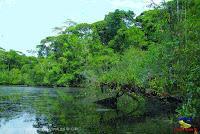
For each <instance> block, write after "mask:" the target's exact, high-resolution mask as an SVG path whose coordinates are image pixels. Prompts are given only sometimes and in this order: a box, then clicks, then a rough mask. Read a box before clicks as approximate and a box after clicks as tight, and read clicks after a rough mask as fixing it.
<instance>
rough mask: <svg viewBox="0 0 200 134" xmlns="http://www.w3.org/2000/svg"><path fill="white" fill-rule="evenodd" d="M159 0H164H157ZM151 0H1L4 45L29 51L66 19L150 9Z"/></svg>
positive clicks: (92, 19)
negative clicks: (122, 10) (118, 10)
mask: <svg viewBox="0 0 200 134" xmlns="http://www.w3.org/2000/svg"><path fill="white" fill-rule="evenodd" d="M154 1H155V2H156V3H159V2H160V1H161V0H154ZM148 2H149V0H0V18H1V20H0V47H2V48H5V49H7V50H9V49H15V50H18V51H22V52H24V53H26V50H30V49H35V46H36V45H38V44H39V42H40V40H41V39H43V38H45V37H46V36H49V35H52V34H53V33H52V28H53V27H55V26H61V25H63V22H64V21H65V20H66V19H71V20H74V21H76V22H79V23H80V22H88V23H92V22H95V21H98V20H102V19H103V18H104V15H105V14H107V13H108V12H110V11H114V10H115V9H125V10H127V9H129V10H133V11H134V12H135V13H136V14H137V15H138V14H140V13H141V12H142V11H144V10H147V7H146V5H148Z"/></svg>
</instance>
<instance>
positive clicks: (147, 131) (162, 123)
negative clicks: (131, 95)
mask: <svg viewBox="0 0 200 134" xmlns="http://www.w3.org/2000/svg"><path fill="white" fill-rule="evenodd" d="M146 107H148V109H146V111H145V113H144V115H139V114H138V116H137V115H135V116H130V115H126V114H122V113H120V112H119V111H118V110H116V109H111V108H106V107H103V106H100V105H97V104H95V103H94V102H93V101H92V100H91V99H88V98H87V97H86V96H85V95H84V90H83V89H77V88H35V87H34V88H33V87H5V86H1V87H0V134H68V133H69V134H71V133H72V134H76V133H77V134H90V133H91V134H104V133H108V134H110V133H113V134H117V133H119V134H123V133H124V134H170V133H172V131H173V127H174V125H173V122H172V119H171V116H169V113H170V111H168V110H166V109H168V108H160V106H159V104H157V103H152V102H151V105H150V104H147V105H146ZM158 107H159V108H160V109H158ZM137 112H138V111H137ZM166 112H167V113H166ZM163 113H164V114H163ZM170 114H171V113H170Z"/></svg>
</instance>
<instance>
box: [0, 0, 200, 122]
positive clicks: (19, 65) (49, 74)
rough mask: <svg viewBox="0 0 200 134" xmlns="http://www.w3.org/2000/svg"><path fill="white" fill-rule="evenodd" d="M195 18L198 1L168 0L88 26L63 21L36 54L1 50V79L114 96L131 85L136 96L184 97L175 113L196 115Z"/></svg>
mask: <svg viewBox="0 0 200 134" xmlns="http://www.w3.org/2000/svg"><path fill="white" fill-rule="evenodd" d="M196 20H200V1H199V0H190V1H188V0H180V1H179V2H178V3H177V1H176V0H172V1H169V2H166V3H163V4H162V5H154V9H152V10H149V11H144V12H143V13H142V14H141V15H139V16H135V14H134V12H133V11H124V10H115V11H114V12H110V13H108V14H107V15H105V18H104V20H101V21H98V22H95V23H92V24H87V23H81V24H77V23H75V22H73V21H68V22H67V23H68V26H67V27H66V28H65V29H64V30H63V28H60V27H56V28H55V30H57V31H58V34H57V35H55V36H50V37H46V38H45V39H43V40H42V41H41V43H40V45H37V55H38V56H37V57H33V56H26V55H24V54H23V53H21V52H18V51H14V50H10V51H6V50H4V49H3V48H0V70H1V71H0V85H27V86H36V87H93V91H92V90H91V92H96V91H95V90H101V91H102V92H104V91H107V90H109V92H111V94H112V92H114V93H116V92H120V91H123V92H131V90H132V89H134V90H135V91H134V92H135V93H136V94H137V93H140V92H145V93H149V94H150V95H153V94H154V93H156V94H159V96H160V98H163V99H165V98H166V97H169V96H176V97H177V98H181V101H182V103H181V106H179V107H178V108H177V110H176V112H177V116H186V117H194V118H198V117H200V112H199V111H200V107H199V106H200V81H199V80H200V64H199V63H200V55H199V53H200V44H199V43H200V38H199V37H200V22H199V21H196ZM102 85H103V86H102ZM126 85H128V86H129V87H125V86H126ZM141 89H142V90H141ZM105 93H107V92H105ZM172 101H173V99H172Z"/></svg>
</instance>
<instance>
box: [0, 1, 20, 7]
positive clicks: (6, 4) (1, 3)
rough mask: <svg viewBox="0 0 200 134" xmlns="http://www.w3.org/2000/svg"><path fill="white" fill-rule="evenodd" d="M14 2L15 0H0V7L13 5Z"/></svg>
mask: <svg viewBox="0 0 200 134" xmlns="http://www.w3.org/2000/svg"><path fill="white" fill-rule="evenodd" d="M15 4H16V0H0V7H4V6H9V7H13V6H14V5H15Z"/></svg>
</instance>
